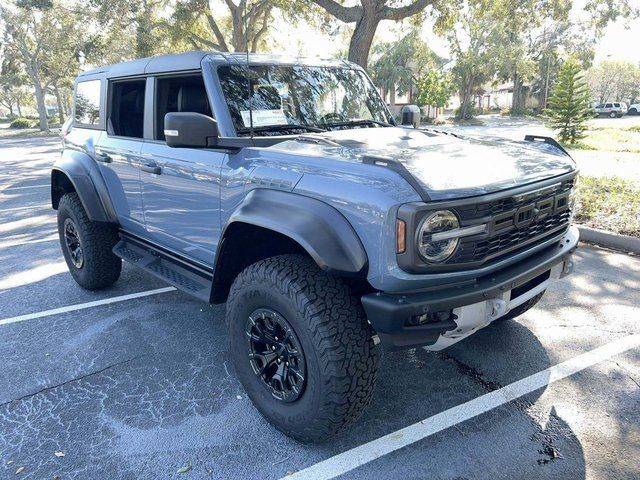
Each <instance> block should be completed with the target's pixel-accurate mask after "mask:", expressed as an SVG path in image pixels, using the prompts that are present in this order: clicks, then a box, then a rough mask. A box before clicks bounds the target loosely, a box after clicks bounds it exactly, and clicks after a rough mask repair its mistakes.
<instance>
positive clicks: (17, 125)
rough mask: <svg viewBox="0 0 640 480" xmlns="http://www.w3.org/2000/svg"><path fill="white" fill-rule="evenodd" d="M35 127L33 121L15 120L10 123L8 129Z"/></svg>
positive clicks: (26, 119) (25, 119)
mask: <svg viewBox="0 0 640 480" xmlns="http://www.w3.org/2000/svg"><path fill="white" fill-rule="evenodd" d="M34 126H35V123H34V121H33V120H29V119H28V118H20V117H18V118H16V119H15V120H14V121H13V122H11V125H9V128H32V127H34Z"/></svg>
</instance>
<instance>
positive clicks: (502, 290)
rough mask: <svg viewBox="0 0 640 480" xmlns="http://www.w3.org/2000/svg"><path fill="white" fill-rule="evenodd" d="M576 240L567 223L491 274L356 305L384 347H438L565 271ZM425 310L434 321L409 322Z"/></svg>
mask: <svg viewBox="0 0 640 480" xmlns="http://www.w3.org/2000/svg"><path fill="white" fill-rule="evenodd" d="M578 239H579V234H578V229H577V228H576V227H570V228H569V229H568V230H567V233H566V234H565V235H564V236H563V237H562V238H561V239H560V241H559V242H558V243H556V244H554V245H552V246H550V247H548V248H546V249H544V250H542V251H540V252H537V253H536V254H535V255H532V256H530V257H528V258H526V259H525V260H522V261H521V262H518V263H516V264H514V265H511V266H509V267H508V268H505V269H503V270H500V271H497V272H493V273H492V274H491V275H487V276H484V277H479V278H476V279H475V280H471V281H464V282H460V283H459V284H451V283H449V284H447V286H446V287H444V288H437V287H435V288H430V289H429V290H426V291H420V292H406V293H384V292H376V293H371V294H368V295H365V296H363V297H362V305H363V307H364V309H365V311H366V313H367V317H368V319H369V321H370V322H371V324H372V325H373V328H374V329H375V330H376V332H377V333H378V336H379V338H380V341H381V343H382V345H383V346H384V347H385V348H386V349H389V350H401V349H406V348H413V347H418V346H425V345H426V346H429V348H431V349H433V350H440V349H442V348H446V347H448V346H449V345H451V344H453V343H455V342H458V341H460V340H462V339H463V338H466V337H467V336H469V335H471V334H472V333H475V332H476V331H477V330H479V329H480V328H482V327H484V326H486V325H488V324H489V323H491V322H492V321H493V320H495V319H497V318H500V317H501V316H503V315H505V314H506V313H508V311H509V310H510V309H512V308H515V306H517V305H519V304H522V303H524V302H525V301H527V300H528V299H529V298H531V297H533V296H535V294H537V293H539V292H540V291H543V290H544V289H545V288H546V287H547V286H548V285H549V284H550V283H552V282H553V281H554V280H556V279H557V278H562V277H564V276H566V275H568V274H569V273H571V271H572V269H573V262H572V260H571V255H572V253H573V251H574V250H575V249H576V247H577V244H578ZM529 285H531V288H528V286H529ZM519 287H522V288H519ZM523 289H524V290H525V291H522V290H523ZM512 291H513V292H518V295H517V297H515V296H514V297H512V296H511V292H512ZM436 312H437V314H436ZM447 313H450V315H449V314H447ZM427 314H436V315H435V316H434V318H435V319H436V320H435V321H434V320H431V321H429V322H428V323H424V324H420V325H415V323H416V322H415V319H416V318H417V317H421V316H425V315H427ZM438 318H445V319H443V320H438Z"/></svg>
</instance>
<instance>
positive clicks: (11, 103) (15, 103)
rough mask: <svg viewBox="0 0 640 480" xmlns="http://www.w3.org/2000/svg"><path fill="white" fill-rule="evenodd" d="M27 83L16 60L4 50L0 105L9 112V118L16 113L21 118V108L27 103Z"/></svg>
mask: <svg viewBox="0 0 640 480" xmlns="http://www.w3.org/2000/svg"><path fill="white" fill-rule="evenodd" d="M27 81H28V78H27V75H26V74H25V73H24V70H23V69H22V66H21V65H20V64H19V62H18V59H17V58H15V57H14V56H12V54H11V51H10V50H9V49H6V48H5V49H4V51H3V52H2V65H1V66H0V105H2V106H4V107H6V108H7V109H8V110H9V115H10V116H11V117H13V116H14V115H15V114H16V113H17V115H18V116H19V117H21V116H22V106H23V105H24V104H25V102H27V101H28V90H27V87H26V83H27ZM14 108H15V112H14Z"/></svg>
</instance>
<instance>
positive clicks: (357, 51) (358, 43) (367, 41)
mask: <svg viewBox="0 0 640 480" xmlns="http://www.w3.org/2000/svg"><path fill="white" fill-rule="evenodd" d="M379 23H380V18H378V17H377V16H376V15H375V13H374V12H368V11H365V12H364V14H363V15H362V17H360V19H359V20H358V21H357V22H356V28H355V30H354V31H353V35H352V36H351V42H350V43H349V61H350V62H354V63H357V64H358V65H360V66H361V67H362V68H365V69H366V68H367V63H368V61H369V50H371V44H372V43H373V37H374V36H375V34H376V29H377V28H378V24H379Z"/></svg>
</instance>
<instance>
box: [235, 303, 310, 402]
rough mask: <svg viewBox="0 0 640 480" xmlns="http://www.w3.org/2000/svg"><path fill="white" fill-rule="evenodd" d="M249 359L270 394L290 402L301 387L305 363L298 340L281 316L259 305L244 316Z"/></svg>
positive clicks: (298, 393)
mask: <svg viewBox="0 0 640 480" xmlns="http://www.w3.org/2000/svg"><path fill="white" fill-rule="evenodd" d="M245 333H246V334H247V346H248V350H249V355H248V356H249V362H250V363H251V368H252V369H253V372H254V373H255V374H256V375H257V376H258V377H259V378H260V379H261V380H262V383H263V385H264V386H265V387H266V388H267V389H268V391H269V392H270V393H271V395H272V396H273V397H275V398H277V399H278V400H282V401H283V402H294V401H296V400H297V399H298V398H299V397H300V395H301V394H302V392H303V390H304V386H305V377H306V374H307V373H306V369H307V367H306V362H305V359H304V353H303V351H302V346H301V345H300V341H299V340H298V337H297V336H296V334H295V332H294V331H293V329H292V328H291V325H289V322H287V321H286V320H285V318H284V317H283V316H282V315H280V314H279V313H277V312H275V311H274V310H271V309H268V308H259V309H257V310H255V311H254V312H253V313H252V314H251V315H249V318H248V319H247V323H246V328H245Z"/></svg>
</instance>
